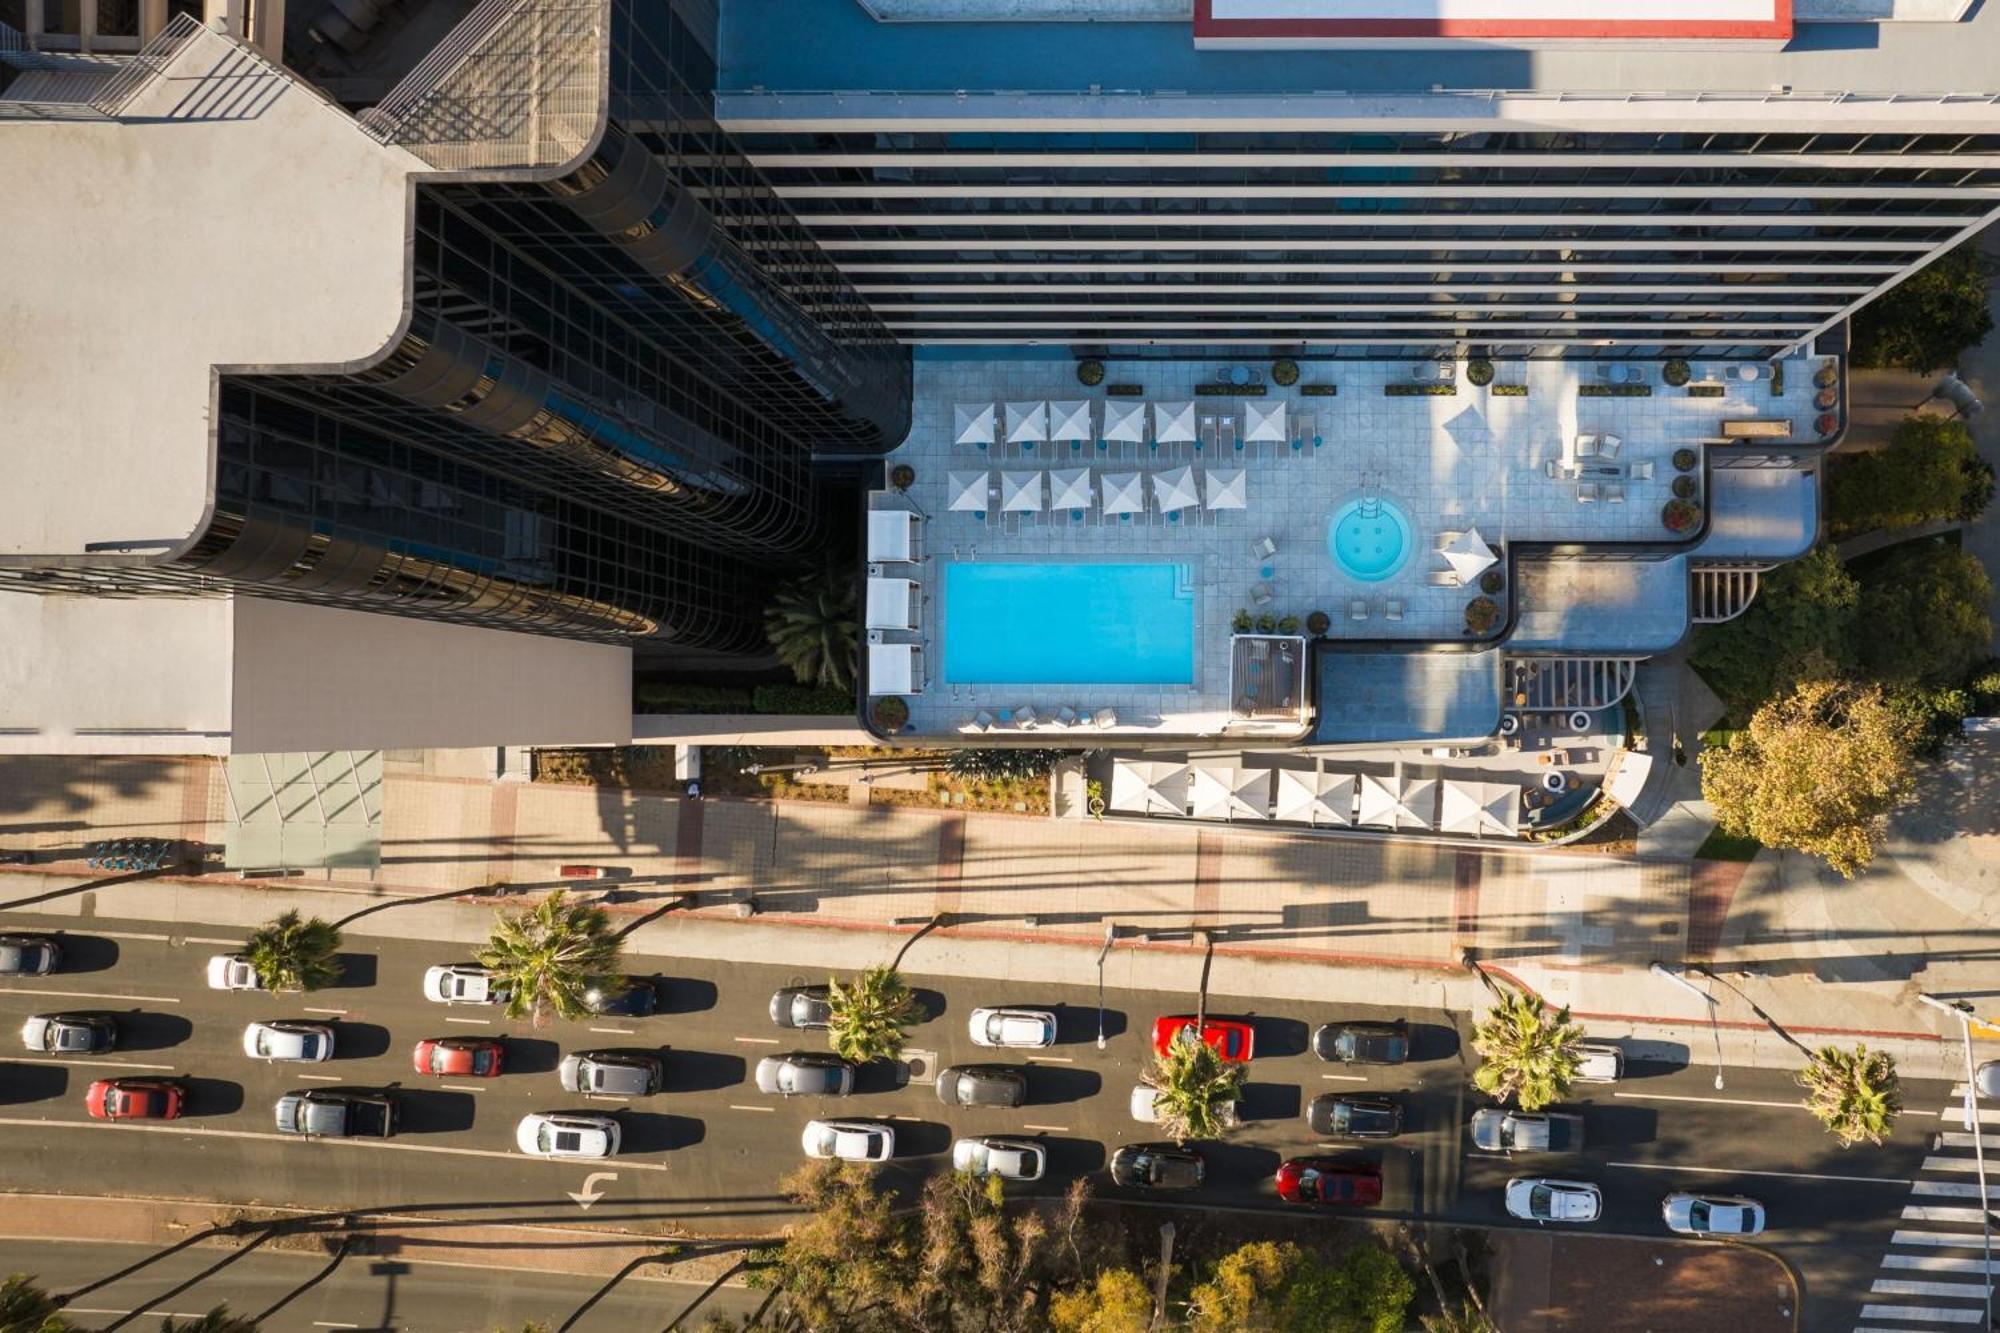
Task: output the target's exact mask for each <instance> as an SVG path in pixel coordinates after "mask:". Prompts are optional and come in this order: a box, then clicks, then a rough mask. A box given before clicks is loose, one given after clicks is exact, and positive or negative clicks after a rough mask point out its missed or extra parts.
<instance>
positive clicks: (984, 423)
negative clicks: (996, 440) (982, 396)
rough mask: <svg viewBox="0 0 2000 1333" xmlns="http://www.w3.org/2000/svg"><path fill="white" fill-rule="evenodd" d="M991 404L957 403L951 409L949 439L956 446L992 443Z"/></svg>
mask: <svg viewBox="0 0 2000 1333" xmlns="http://www.w3.org/2000/svg"><path fill="white" fill-rule="evenodd" d="M994 416H995V413H994V410H993V404H992V403H957V404H954V405H953V407H952V409H951V422H952V425H951V437H952V441H953V442H954V443H956V444H991V443H993V428H994V426H995V424H996V422H995V420H994Z"/></svg>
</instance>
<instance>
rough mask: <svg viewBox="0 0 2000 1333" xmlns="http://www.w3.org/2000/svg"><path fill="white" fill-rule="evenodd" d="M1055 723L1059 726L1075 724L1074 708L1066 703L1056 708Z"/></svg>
mask: <svg viewBox="0 0 2000 1333" xmlns="http://www.w3.org/2000/svg"><path fill="white" fill-rule="evenodd" d="M1056 725H1057V726H1059V727H1073V726H1075V725H1076V710H1075V709H1074V708H1071V707H1070V706H1069V705H1068V704H1064V705H1063V706H1062V707H1061V708H1058V709H1056Z"/></svg>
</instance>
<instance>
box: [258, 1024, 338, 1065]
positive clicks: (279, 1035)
mask: <svg viewBox="0 0 2000 1333" xmlns="http://www.w3.org/2000/svg"><path fill="white" fill-rule="evenodd" d="M243 1054H245V1055H247V1056H249V1057H250V1058H251V1059H253V1060H311V1061H319V1060H331V1059H332V1058H333V1027H332V1025H331V1024H328V1023H304V1022H300V1021H298V1020H296V1019H289V1018H278V1019H273V1020H271V1021H270V1022H268V1023H252V1024H250V1025H249V1026H248V1027H246V1028H244V1029H243Z"/></svg>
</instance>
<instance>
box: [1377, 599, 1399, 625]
mask: <svg viewBox="0 0 2000 1333" xmlns="http://www.w3.org/2000/svg"><path fill="white" fill-rule="evenodd" d="M1382 615H1383V616H1384V618H1386V619H1389V620H1401V619H1402V618H1403V604H1402V602H1401V601H1399V600H1397V599H1396V598H1394V597H1391V598H1390V599H1389V600H1388V601H1386V602H1384V603H1382Z"/></svg>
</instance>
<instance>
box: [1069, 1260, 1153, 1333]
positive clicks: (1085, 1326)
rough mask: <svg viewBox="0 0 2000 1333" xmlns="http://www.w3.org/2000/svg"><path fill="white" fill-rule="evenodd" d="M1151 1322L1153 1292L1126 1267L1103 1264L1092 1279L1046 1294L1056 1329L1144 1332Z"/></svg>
mask: <svg viewBox="0 0 2000 1333" xmlns="http://www.w3.org/2000/svg"><path fill="white" fill-rule="evenodd" d="M1152 1323H1153V1293H1152V1292H1150V1291H1148V1290H1147V1289H1146V1281H1145V1279H1144V1278H1142V1277H1140V1276H1139V1275H1138V1274H1137V1273H1135V1272H1133V1271H1132V1270H1131V1269H1129V1268H1106V1269H1104V1270H1102V1271H1101V1272H1099V1273H1098V1275H1097V1277H1096V1279H1095V1280H1093V1281H1091V1282H1087V1283H1085V1284H1083V1285H1081V1286H1077V1287H1072V1288H1071V1289H1069V1290H1067V1291H1058V1292H1056V1293H1054V1294H1053V1295H1052V1296H1050V1297H1049V1327H1050V1328H1051V1329H1053V1330H1054V1331H1055V1333H1146V1331H1147V1330H1148V1329H1149V1328H1151V1327H1152Z"/></svg>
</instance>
